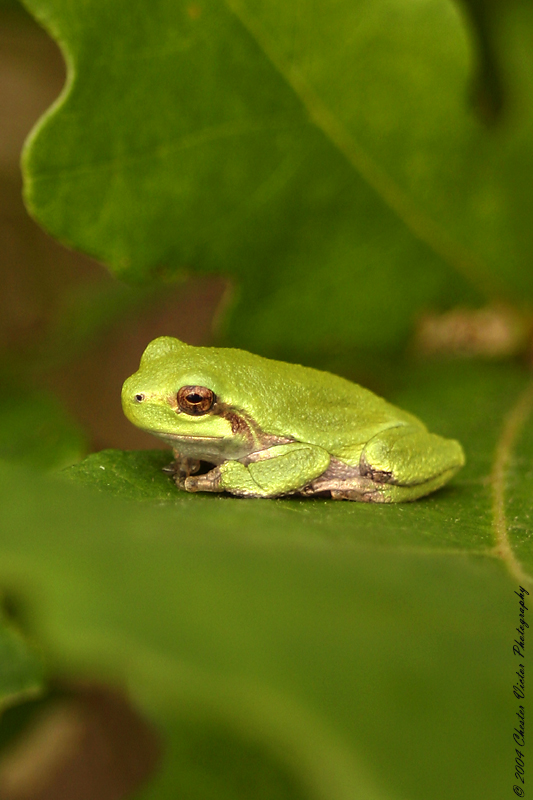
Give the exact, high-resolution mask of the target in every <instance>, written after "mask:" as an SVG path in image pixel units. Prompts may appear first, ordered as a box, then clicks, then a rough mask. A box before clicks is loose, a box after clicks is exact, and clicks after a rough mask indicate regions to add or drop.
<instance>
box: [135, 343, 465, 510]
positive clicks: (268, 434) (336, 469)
mask: <svg viewBox="0 0 533 800" xmlns="http://www.w3.org/2000/svg"><path fill="white" fill-rule="evenodd" d="M122 407H123V410H124V413H125V415H126V417H127V418H128V419H129V420H130V422H132V423H133V424H134V425H136V426H137V427H138V428H140V429H141V430H143V431H146V432H148V433H151V434H154V435H155V436H157V437H158V438H159V439H161V440H163V442H165V443H166V444H167V445H168V446H170V447H171V448H172V450H173V454H174V460H173V461H172V463H171V464H170V465H169V466H168V467H166V468H165V469H166V471H167V472H168V473H169V475H170V476H171V477H172V479H173V480H174V482H175V484H176V486H177V488H178V489H180V490H184V491H185V492H191V493H194V492H226V493H227V494H230V495H234V496H236V497H248V498H265V499H272V498H279V497H286V496H292V495H296V496H298V497H300V498H304V497H305V498H308V497H325V498H328V499H333V500H354V501H360V502H366V503H398V502H404V501H411V500H417V499H419V498H421V497H424V496H425V495H428V494H430V493H431V492H434V491H435V490H437V489H440V488H441V487H442V486H444V484H446V483H447V482H448V481H449V480H450V479H451V478H452V477H453V476H454V475H455V474H456V473H457V472H458V470H459V469H460V468H461V467H462V466H463V465H464V463H465V456H464V452H463V448H462V447H461V445H460V443H459V442H458V441H456V440H455V439H448V438H444V437H443V436H439V435H437V434H434V433H430V432H429V431H428V429H427V428H426V426H425V425H424V423H423V422H421V421H420V420H419V419H418V418H417V417H416V416H414V415H413V414H411V413H409V412H407V411H403V410H401V409H400V408H397V407H396V406H394V405H392V404H391V403H389V402H388V401H386V400H384V399H383V398H381V397H379V396H377V395H376V394H374V393H373V392H371V391H370V390H369V389H365V388H364V387H362V386H359V385H358V384H356V383H353V382H352V381H350V380H348V379H347V378H342V377H340V376H338V375H334V374H332V373H329V372H325V371H321V370H318V369H314V368H312V367H307V366H302V365H299V364H291V363H286V362H284V361H276V360H273V359H270V358H265V357H263V356H259V355H254V354H253V353H249V352H246V351H244V350H239V349H235V348H226V347H197V346H194V345H189V344H186V343H184V342H182V341H180V340H179V339H176V338H174V337H171V336H160V337H159V338H157V339H155V340H153V341H152V342H150V344H149V345H148V346H147V348H146V350H145V351H144V353H143V355H142V357H141V362H140V366H139V369H138V371H137V372H135V373H134V374H133V375H131V377H129V378H128V379H127V380H126V381H125V383H124V385H123V388H122Z"/></svg>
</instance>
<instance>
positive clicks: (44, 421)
mask: <svg viewBox="0 0 533 800" xmlns="http://www.w3.org/2000/svg"><path fill="white" fill-rule="evenodd" d="M4 388H5V390H6V391H5V392H4V393H3V395H2V397H1V398H0V458H4V459H7V460H10V461H16V462H17V461H18V462H24V463H27V464H29V465H31V466H34V467H38V468H39V469H61V468H63V467H65V466H66V465H68V464H71V463H72V462H73V461H76V460H77V459H79V458H80V457H81V456H82V455H83V453H84V452H85V451H86V445H85V441H84V437H83V435H82V433H81V431H80V429H79V427H78V425H77V424H76V423H75V422H74V420H72V419H70V417H69V416H68V414H67V412H66V411H65V409H64V408H63V407H62V405H61V404H60V403H59V401H58V400H57V399H56V398H55V397H54V396H53V395H52V394H50V393H49V392H47V391H45V390H40V391H36V390H35V389H33V388H32V389H30V388H28V387H21V386H18V387H14V386H12V385H11V386H9V390H8V385H7V384H4Z"/></svg>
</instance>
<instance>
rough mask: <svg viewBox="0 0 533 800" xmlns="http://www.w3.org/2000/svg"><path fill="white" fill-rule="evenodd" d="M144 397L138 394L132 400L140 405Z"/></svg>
mask: <svg viewBox="0 0 533 800" xmlns="http://www.w3.org/2000/svg"><path fill="white" fill-rule="evenodd" d="M144 397H145V396H144V394H143V393H142V392H140V393H139V394H136V395H135V396H134V398H133V399H134V401H135V402H136V403H142V401H143V400H144Z"/></svg>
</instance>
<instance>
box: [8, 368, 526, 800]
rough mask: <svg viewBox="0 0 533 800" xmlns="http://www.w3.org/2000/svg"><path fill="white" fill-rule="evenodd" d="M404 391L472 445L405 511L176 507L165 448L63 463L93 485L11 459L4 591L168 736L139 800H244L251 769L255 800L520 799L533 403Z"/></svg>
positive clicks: (508, 392)
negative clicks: (517, 762) (519, 644)
mask: <svg viewBox="0 0 533 800" xmlns="http://www.w3.org/2000/svg"><path fill="white" fill-rule="evenodd" d="M409 378H410V384H411V385H412V389H409V390H408V391H407V390H406V391H405V392H404V393H403V394H402V396H401V397H399V398H395V399H397V400H400V401H401V402H402V404H403V405H404V406H405V407H407V408H410V409H411V410H413V411H415V412H416V413H419V414H420V415H421V416H422V417H423V418H424V419H425V421H426V422H428V424H429V425H430V426H431V427H432V428H433V429H434V430H437V431H439V432H441V433H443V434H445V435H446V434H452V433H453V434H454V435H457V436H458V438H460V439H461V440H462V441H463V443H464V445H465V449H466V452H467V456H468V463H467V466H466V467H465V469H464V470H463V472H462V473H460V475H459V476H458V477H457V478H456V479H455V481H453V482H452V484H451V485H450V486H448V487H447V488H445V489H444V490H442V491H441V492H439V493H437V494H435V495H434V496H431V497H429V498H427V499H424V500H421V501H417V502H415V503H412V504H406V505H399V506H388V507H377V506H372V505H366V504H359V503H348V502H334V501H327V500H315V499H309V500H298V499H293V500H276V501H261V500H239V499H236V498H231V497H223V496H201V495H187V494H184V493H178V492H177V491H175V490H174V488H173V486H172V484H171V483H170V482H169V483H168V484H166V487H165V481H167V478H166V477H165V476H164V475H162V474H161V472H160V467H161V465H162V464H163V463H165V460H166V458H165V456H166V454H165V453H163V454H161V453H154V454H140V455H138V456H136V455H128V454H126V455H122V454H118V453H114V452H113V451H107V452H104V453H103V454H94V455H93V456H91V457H90V459H89V460H87V461H86V462H85V463H84V464H83V465H81V466H79V467H76V468H73V469H71V470H70V475H71V478H74V479H75V480H78V481H83V482H86V483H91V482H93V483H97V485H98V486H99V488H100V492H99V493H97V492H95V491H94V490H89V488H88V487H77V486H75V485H73V484H72V483H67V482H65V481H62V482H59V481H58V480H57V479H56V482H52V481H47V482H45V481H44V480H43V479H35V478H32V479H31V482H30V480H29V478H28V477H27V476H26V475H25V474H24V473H22V472H20V473H18V472H16V471H14V470H13V468H11V469H2V470H1V472H2V481H1V484H0V485H1V486H2V491H3V492H5V493H6V500H5V501H4V502H3V503H2V504H1V505H0V529H1V530H2V536H1V537H0V583H1V581H2V580H5V578H6V577H8V578H9V581H10V582H11V584H13V582H15V583H16V585H17V587H18V592H19V594H20V595H21V596H22V597H24V600H25V608H26V614H27V616H28V619H29V620H31V628H32V631H33V633H34V635H35V637H36V638H37V640H38V641H39V643H40V645H41V647H42V648H43V650H44V651H45V653H46V654H47V655H48V658H49V660H50V664H51V667H52V668H53V669H54V670H55V672H56V673H60V674H62V675H68V676H70V677H73V676H79V675H83V676H85V677H86V676H87V675H91V676H93V677H97V678H98V679H100V680H105V681H109V682H112V683H119V684H123V685H124V686H125V687H126V688H127V690H128V691H129V692H130V695H131V696H132V698H133V701H134V702H135V703H136V704H137V705H138V707H139V708H140V709H141V710H143V711H144V713H145V714H147V715H148V717H149V718H150V719H152V720H153V721H154V722H155V723H156V724H157V725H158V726H159V728H160V730H161V731H162V733H163V734H164V736H165V738H166V750H165V752H166V758H165V760H164V763H163V767H162V770H161V771H160V772H159V773H158V775H157V776H156V777H155V778H154V780H153V782H152V783H151V784H150V785H149V786H147V787H146V788H145V789H144V790H143V791H142V792H140V794H139V795H138V796H139V797H142V798H143V800H147V798H150V799H151V800H155V798H157V799H158V800H161V799H162V798H167V797H168V798H172V797H175V796H176V793H181V792H183V794H184V796H188V797H191V798H198V800H200V798H211V797H213V798H215V797H228V798H229V797H234V798H237V797H240V796H242V797H243V798H244V797H250V796H254V795H253V794H251V793H250V791H249V789H248V788H247V781H248V780H253V778H251V777H249V776H250V775H255V780H256V785H257V786H259V787H262V788H259V789H258V790H257V797H264V798H274V797H276V798H281V797H309V798H328V799H330V800H342V798H347V799H348V798H350V800H353V798H359V797H360V798H365V800H366V799H367V798H368V799H372V800H373V799H374V798H380V800H385V798H387V799H390V800H395V798H397V797H409V798H413V800H415V799H416V798H420V799H421V800H422V799H423V800H426V798H428V797H431V798H432V799H435V800H439V798H443V799H444V798H446V800H448V798H450V797H453V798H454V800H463V798H465V799H466V798H469V797H471V796H472V795H474V794H477V795H479V796H481V797H484V798H487V800H500V798H501V797H505V796H506V795H507V794H508V793H509V792H511V791H512V784H513V780H512V773H513V763H514V752H513V743H512V733H513V729H514V727H515V724H516V717H515V714H516V711H517V710H518V701H517V700H515V698H514V697H513V694H512V686H513V683H514V682H515V680H516V676H515V672H516V670H517V669H518V663H517V661H516V657H515V656H514V655H513V652H512V642H513V639H514V637H515V635H516V633H515V628H516V625H517V624H518V610H519V609H518V598H517V597H516V595H515V591H518V587H519V585H522V586H524V587H525V588H527V589H528V590H529V591H533V589H532V584H531V580H530V577H529V575H530V566H531V521H530V519H529V515H530V507H531V501H530V497H531V493H532V491H533V474H532V472H531V469H530V464H531V459H532V456H533V451H532V448H533V437H532V416H533V415H532V410H533V390H532V389H531V385H530V383H529V382H528V377H527V376H526V375H524V374H523V373H521V372H520V371H519V370H517V369H512V368H504V367H494V368H488V367H487V368H473V367H468V369H464V371H462V370H460V369H458V368H454V369H452V368H451V367H450V368H444V367H440V368H432V369H431V370H424V369H421V370H418V371H417V370H413V371H412V372H411V373H410V375H409ZM164 487H165V488H164ZM112 493H115V494H126V495H128V496H129V497H130V498H131V497H138V498H139V499H143V500H144V502H143V503H134V502H131V500H129V501H127V500H121V499H119V498H114V497H112V496H110V495H111V494H112ZM150 496H152V498H153V499H152V503H151V504H149V505H147V502H146V501H147V499H148V498H149V497H150ZM32 611H33V614H32V613H31V612H32ZM527 752H528V753H529V750H528V751H527ZM253 763H255V767H251V766H250V765H251V764H253ZM217 765H218V766H217ZM247 776H248V777H247Z"/></svg>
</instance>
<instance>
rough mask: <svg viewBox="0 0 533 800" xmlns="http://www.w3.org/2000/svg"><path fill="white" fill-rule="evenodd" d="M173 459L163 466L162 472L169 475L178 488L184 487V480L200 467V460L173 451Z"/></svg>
mask: <svg viewBox="0 0 533 800" xmlns="http://www.w3.org/2000/svg"><path fill="white" fill-rule="evenodd" d="M174 455H175V456H176V458H175V460H174V461H172V462H171V463H170V464H167V465H166V466H165V467H163V472H166V473H167V475H170V476H171V477H172V479H173V480H174V483H175V484H176V486H177V487H178V489H184V488H185V485H184V484H185V481H186V480H187V478H188V477H189V476H190V475H194V474H195V473H196V472H198V470H199V469H200V466H201V462H200V461H199V460H198V459H196V458H186V457H185V456H180V455H179V454H178V453H176V452H175V453H174Z"/></svg>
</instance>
